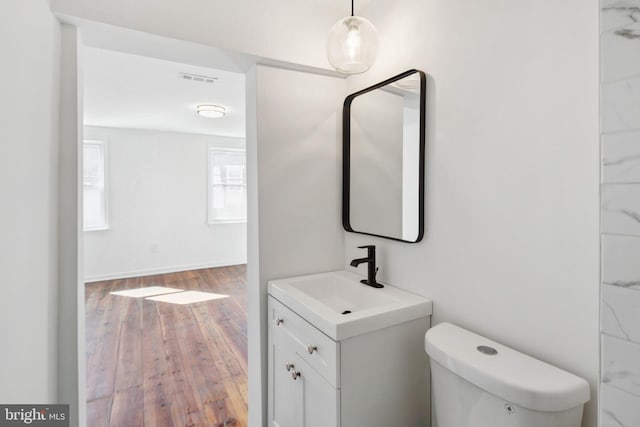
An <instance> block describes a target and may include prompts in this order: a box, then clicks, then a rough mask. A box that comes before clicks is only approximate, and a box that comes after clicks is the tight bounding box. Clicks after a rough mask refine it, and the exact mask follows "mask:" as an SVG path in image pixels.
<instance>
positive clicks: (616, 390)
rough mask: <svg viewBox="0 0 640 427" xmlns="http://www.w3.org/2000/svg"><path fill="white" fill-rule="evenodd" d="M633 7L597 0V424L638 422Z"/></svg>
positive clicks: (639, 141) (639, 200)
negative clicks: (599, 154) (599, 198)
mask: <svg viewBox="0 0 640 427" xmlns="http://www.w3.org/2000/svg"><path fill="white" fill-rule="evenodd" d="M634 7H635V10H634V9H633V8H634ZM638 8H640V0H627V1H621V2H619V1H612V0H604V1H602V15H601V17H602V20H601V22H602V27H601V29H602V35H601V63H602V68H601V69H602V76H601V77H602V78H601V82H602V83H601V91H602V92H601V93H602V101H601V102H602V110H601V111H602V129H601V131H602V138H601V142H602V229H601V231H602V306H601V310H602V315H601V321H602V324H601V331H602V378H601V382H602V384H601V410H600V416H601V424H600V426H601V427H615V426H620V425H625V426H632V425H638V423H640V261H639V260H640V132H639V131H638V130H639V129H640V90H639V89H638V88H640V56H639V55H638V49H639V48H640V31H639V28H638V24H637V21H638V19H640V9H638Z"/></svg>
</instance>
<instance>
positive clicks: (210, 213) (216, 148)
mask: <svg viewBox="0 0 640 427" xmlns="http://www.w3.org/2000/svg"><path fill="white" fill-rule="evenodd" d="M213 152H219V153H242V154H244V159H245V163H244V174H243V175H244V176H243V184H241V186H242V187H244V194H245V197H246V196H247V150H246V149H245V148H240V147H221V146H218V145H215V144H209V146H208V147H207V224H208V225H210V226H211V225H220V224H246V223H247V217H248V212H245V216H244V218H242V219H229V220H220V219H215V218H214V216H213V187H214V185H213V179H212V178H213V177H212V173H213V171H212V169H213V168H212V162H211V160H212V158H211V156H212V153H213ZM221 185H222V186H223V187H224V186H225V184H221ZM245 207H246V201H245Z"/></svg>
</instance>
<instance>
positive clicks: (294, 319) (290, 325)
mask: <svg viewBox="0 0 640 427" xmlns="http://www.w3.org/2000/svg"><path fill="white" fill-rule="evenodd" d="M268 307H269V321H270V322H271V324H270V326H269V328H270V329H271V330H272V331H273V333H274V334H276V335H280V336H282V338H284V339H286V340H287V341H289V342H290V343H291V344H292V345H293V347H294V348H295V350H296V354H298V355H299V356H300V357H301V358H302V359H304V361H305V362H307V363H308V364H309V365H310V366H311V367H312V368H313V369H315V370H316V371H317V372H318V373H319V374H320V375H321V376H322V377H323V378H324V379H325V380H327V381H328V382H329V383H330V384H331V385H333V386H334V387H335V388H339V387H340V384H339V376H338V372H339V366H338V363H339V362H338V360H339V358H338V351H339V348H338V346H339V344H338V343H337V342H335V341H333V340H332V339H331V338H329V337H328V336H326V335H325V334H323V333H322V332H320V331H319V330H318V329H316V328H315V327H314V326H312V325H311V324H310V323H309V322H307V321H306V320H304V319H303V318H302V317H300V316H298V315H297V314H296V313H295V312H293V311H292V310H290V309H289V308H288V307H286V306H285V305H284V304H282V303H281V302H280V301H278V300H277V299H275V298H273V297H272V296H270V295H269V300H268Z"/></svg>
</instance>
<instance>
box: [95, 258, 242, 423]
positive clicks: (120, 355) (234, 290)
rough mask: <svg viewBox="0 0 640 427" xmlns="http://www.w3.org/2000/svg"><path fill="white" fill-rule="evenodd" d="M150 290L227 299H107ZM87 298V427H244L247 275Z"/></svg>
mask: <svg viewBox="0 0 640 427" xmlns="http://www.w3.org/2000/svg"><path fill="white" fill-rule="evenodd" d="M147 286H166V287H172V288H179V289H184V290H197V291H204V292H214V293H217V294H224V295H229V298H222V299H216V300H211V301H205V302H200V303H194V304H185V305H179V304H171V303H165V302H156V301H150V300H146V299H144V298H130V297H123V296H116V295H110V294H109V293H110V292H113V291H120V290H125V289H134V288H141V287H147ZM85 295H86V298H85V299H86V330H87V342H86V345H87V426H89V427H138V426H145V427H165V426H166V427H172V426H176V427H178V426H180V427H182V426H184V427H199V426H206V427H224V426H234V427H246V426H247V293H246V266H245V265H237V266H230V267H220V268H209V269H202V270H192V271H186V272H180V273H170V274H160V275H155V276H146V277H136V278H131V279H118V280H109V281H103V282H93V283H88V284H86V285H85Z"/></svg>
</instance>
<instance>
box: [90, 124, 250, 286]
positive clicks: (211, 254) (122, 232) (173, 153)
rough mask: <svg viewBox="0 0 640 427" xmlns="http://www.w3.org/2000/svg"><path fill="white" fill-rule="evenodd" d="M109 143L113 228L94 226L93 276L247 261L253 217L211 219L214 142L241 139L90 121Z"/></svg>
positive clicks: (93, 133)
mask: <svg viewBox="0 0 640 427" xmlns="http://www.w3.org/2000/svg"><path fill="white" fill-rule="evenodd" d="M84 136H85V139H88V140H92V139H97V140H103V141H105V142H106V144H107V193H108V196H107V204H108V208H107V209H108V220H109V229H108V230H103V231H86V232H85V233H84V236H85V278H86V279H87V281H93V280H99V279H104V278H113V277H131V276H138V275H144V274H154V273H159V272H166V271H179V270H188V269H194V268H205V267H217V266H223V265H233V264H242V263H244V262H246V239H247V237H246V228H247V226H246V223H240V224H215V225H208V224H207V161H208V160H207V159H208V151H207V150H208V144H209V143H212V144H215V145H216V146H220V147H243V146H244V140H243V139H240V138H230V137H219V136H208V135H194V134H186V133H177V132H162V131H151V130H134V129H117V128H104V127H92V126H87V127H86V128H85V135H84Z"/></svg>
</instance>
